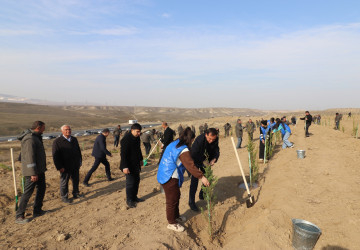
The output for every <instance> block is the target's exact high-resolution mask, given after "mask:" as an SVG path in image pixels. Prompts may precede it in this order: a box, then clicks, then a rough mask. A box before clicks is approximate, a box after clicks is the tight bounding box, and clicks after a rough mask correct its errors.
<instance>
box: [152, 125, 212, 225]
mask: <svg viewBox="0 0 360 250" xmlns="http://www.w3.org/2000/svg"><path fill="white" fill-rule="evenodd" d="M194 138H195V134H194V132H193V131H192V130H191V128H190V127H187V128H186V129H185V130H184V131H183V133H182V134H181V135H180V137H179V139H177V140H175V141H173V142H172V143H170V144H169V145H168V146H167V147H166V149H165V151H164V154H163V156H162V158H161V161H160V164H159V169H158V173H157V180H158V182H159V183H160V184H161V185H162V187H163V189H164V191H165V198H166V217H167V220H168V223H169V224H168V226H167V228H168V229H170V230H174V231H176V232H183V231H184V230H185V228H184V227H183V226H182V225H180V224H179V222H185V221H186V218H185V217H184V216H180V213H179V201H180V187H181V186H182V183H183V181H184V172H185V169H186V170H188V171H189V172H190V173H191V174H192V176H194V177H196V178H198V179H201V182H202V183H203V184H204V185H205V186H209V185H210V183H209V181H208V180H207V179H206V177H205V176H204V175H203V173H202V171H201V170H200V169H199V168H197V167H196V166H195V163H194V161H193V159H192V158H191V154H190V147H191V144H192V142H193V141H194Z"/></svg>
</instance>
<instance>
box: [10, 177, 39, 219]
mask: <svg viewBox="0 0 360 250" xmlns="http://www.w3.org/2000/svg"><path fill="white" fill-rule="evenodd" d="M38 177H39V178H38V181H36V182H32V181H31V176H25V184H24V193H23V195H22V196H21V199H20V204H19V208H18V210H17V211H16V218H19V217H22V216H24V214H25V210H26V206H27V204H28V202H29V199H30V197H31V195H32V194H33V192H34V189H35V187H36V195H35V202H34V210H33V213H40V211H41V209H42V206H43V200H44V196H45V190H46V182H45V173H42V174H39V175H38Z"/></svg>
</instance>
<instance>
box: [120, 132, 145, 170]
mask: <svg viewBox="0 0 360 250" xmlns="http://www.w3.org/2000/svg"><path fill="white" fill-rule="evenodd" d="M120 145H121V152H120V156H121V160H120V170H121V171H123V170H124V168H128V169H129V171H130V173H131V174H137V173H140V171H141V165H140V162H141V161H142V160H143V156H142V153H141V149H140V138H139V137H135V136H133V135H132V134H131V133H126V134H125V135H124V137H123V138H122V140H121V141H120Z"/></svg>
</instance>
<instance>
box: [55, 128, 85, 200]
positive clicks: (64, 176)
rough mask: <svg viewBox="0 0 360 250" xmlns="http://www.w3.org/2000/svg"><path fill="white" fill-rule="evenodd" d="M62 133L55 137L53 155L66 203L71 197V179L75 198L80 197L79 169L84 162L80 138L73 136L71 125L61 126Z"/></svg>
mask: <svg viewBox="0 0 360 250" xmlns="http://www.w3.org/2000/svg"><path fill="white" fill-rule="evenodd" d="M61 133H62V135H61V136H59V137H58V138H56V139H55V141H54V143H53V145H52V155H53V160H54V164H55V167H56V169H57V170H58V171H59V172H60V194H61V199H62V201H63V202H64V203H71V202H72V200H70V199H69V197H68V193H69V188H68V186H69V179H70V178H71V180H72V185H73V190H72V194H73V198H74V199H76V198H78V197H79V169H80V167H81V164H82V156H81V150H80V147H79V143H78V140H77V139H76V138H75V137H73V136H71V128H70V126H69V125H63V126H62V127H61Z"/></svg>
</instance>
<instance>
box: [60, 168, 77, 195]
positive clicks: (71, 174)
mask: <svg viewBox="0 0 360 250" xmlns="http://www.w3.org/2000/svg"><path fill="white" fill-rule="evenodd" d="M70 178H71V181H72V185H73V191H72V194H73V195H77V194H79V169H74V170H71V171H67V172H64V173H60V195H61V198H68V195H69V180H70Z"/></svg>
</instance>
